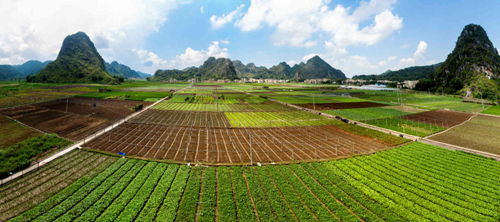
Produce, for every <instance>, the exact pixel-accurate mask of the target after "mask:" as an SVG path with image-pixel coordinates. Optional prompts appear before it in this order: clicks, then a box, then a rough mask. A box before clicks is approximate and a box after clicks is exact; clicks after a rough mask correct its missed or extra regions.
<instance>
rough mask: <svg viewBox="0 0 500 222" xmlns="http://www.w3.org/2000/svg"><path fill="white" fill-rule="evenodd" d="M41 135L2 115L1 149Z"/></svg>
mask: <svg viewBox="0 0 500 222" xmlns="http://www.w3.org/2000/svg"><path fill="white" fill-rule="evenodd" d="M39 135H41V133H40V132H38V131H35V130H33V129H31V128H29V127H26V126H23V125H22V124H20V123H17V122H16V121H14V120H11V119H9V118H7V117H6V116H4V115H1V114H0V149H1V148H4V147H7V146H9V145H12V144H15V143H17V142H21V141H23V140H25V139H27V138H31V137H35V136H39Z"/></svg>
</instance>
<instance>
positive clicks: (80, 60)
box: [28, 32, 117, 83]
mask: <svg viewBox="0 0 500 222" xmlns="http://www.w3.org/2000/svg"><path fill="white" fill-rule="evenodd" d="M28 80H29V81H34V82H99V83H116V82H117V80H116V79H115V78H114V77H112V76H111V75H109V73H107V72H106V67H105V63H104V60H103V59H102V57H101V55H99V52H97V49H96V48H95V46H94V43H92V41H91V40H90V38H89V37H88V36H87V34H85V33H84V32H77V33H75V34H72V35H68V36H67V37H66V38H65V39H64V41H63V44H62V46H61V50H60V51H59V55H57V59H56V60H55V61H54V62H52V63H50V64H48V65H47V66H46V67H45V68H44V69H42V70H41V71H40V72H39V73H38V74H36V75H34V76H31V77H30V78H28Z"/></svg>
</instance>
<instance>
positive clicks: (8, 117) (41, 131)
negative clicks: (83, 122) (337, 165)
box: [0, 114, 50, 184]
mask: <svg viewBox="0 0 500 222" xmlns="http://www.w3.org/2000/svg"><path fill="white" fill-rule="evenodd" d="M1 115H2V116H4V117H6V118H7V119H10V120H12V121H14V122H16V123H19V124H21V125H23V126H25V127H28V128H30V129H32V130H35V131H37V132H39V133H43V134H50V133H49V132H45V131H43V130H41V129H37V128H34V127H32V126H30V125H27V124H25V123H23V122H21V121H18V120H16V119H14V118H12V117H10V116H8V115H3V114H1ZM0 184H1V183H0Z"/></svg>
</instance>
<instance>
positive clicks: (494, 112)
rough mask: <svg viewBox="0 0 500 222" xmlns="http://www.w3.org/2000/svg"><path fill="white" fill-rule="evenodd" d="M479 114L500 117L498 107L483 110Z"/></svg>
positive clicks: (499, 108) (499, 107)
mask: <svg viewBox="0 0 500 222" xmlns="http://www.w3.org/2000/svg"><path fill="white" fill-rule="evenodd" d="M481 113H485V114H491V115H497V116H500V106H492V107H490V108H488V109H485V110H484V111H482V112H481Z"/></svg>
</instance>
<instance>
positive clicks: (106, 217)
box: [12, 143, 500, 221]
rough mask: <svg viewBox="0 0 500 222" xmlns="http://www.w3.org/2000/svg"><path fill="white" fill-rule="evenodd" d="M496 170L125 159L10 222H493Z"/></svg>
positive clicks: (460, 164) (414, 155)
mask: <svg viewBox="0 0 500 222" xmlns="http://www.w3.org/2000/svg"><path fill="white" fill-rule="evenodd" d="M499 170H500V164H499V162H498V161H495V160H491V159H487V158H484V157H481V156H476V155H473V154H468V153H464V152H459V151H450V150H447V149H443V148H440V147H436V146H432V145H427V144H422V143H410V144H407V145H404V146H401V147H398V148H394V149H391V150H387V151H382V152H378V153H375V154H372V155H366V156H358V157H353V158H348V159H342V160H336V161H328V162H318V163H302V164H289V165H279V166H274V165H267V166H260V167H241V166H236V167H230V166H227V167H188V166H185V165H183V166H180V165H177V164H165V163H155V162H148V161H143V160H132V159H119V160H118V161H116V162H115V163H113V164H112V165H111V166H110V167H108V168H107V169H106V170H104V171H102V172H101V173H100V174H97V175H96V176H93V177H86V176H84V177H82V178H81V179H79V180H77V181H76V182H74V183H72V184H71V185H69V186H68V187H66V188H65V189H64V190H62V191H61V192H59V193H57V194H56V195H54V196H52V197H51V198H49V199H48V200H46V201H45V202H43V203H41V204H39V205H37V206H36V207H34V208H32V209H30V210H28V211H26V212H24V213H23V214H22V215H20V216H18V217H16V218H14V219H12V221H32V220H33V221H44V220H51V221H53V220H56V221H71V220H76V221H117V220H125V219H126V220H127V221H129V220H134V221H153V220H156V221H174V220H175V221H194V220H198V221H205V220H208V221H213V220H214V219H215V218H216V217H215V212H217V220H219V221H235V220H239V221H257V220H259V221H276V220H279V221H315V220H321V221H425V220H435V221H447V220H453V221H478V220H479V221H495V220H496V219H498V216H497V213H498V212H497V207H498V204H500V202H499V201H498V195H500V191H499V190H498V189H497V188H498V187H499V186H500V181H498V180H497V177H496V176H497V175H496V172H498V171H499ZM99 215H100V216H99ZM96 218H97V219H96Z"/></svg>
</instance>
